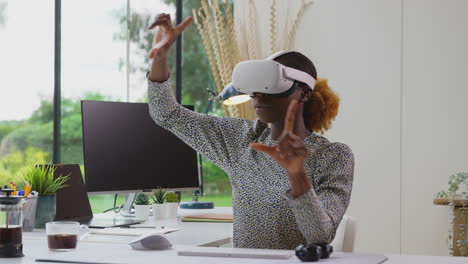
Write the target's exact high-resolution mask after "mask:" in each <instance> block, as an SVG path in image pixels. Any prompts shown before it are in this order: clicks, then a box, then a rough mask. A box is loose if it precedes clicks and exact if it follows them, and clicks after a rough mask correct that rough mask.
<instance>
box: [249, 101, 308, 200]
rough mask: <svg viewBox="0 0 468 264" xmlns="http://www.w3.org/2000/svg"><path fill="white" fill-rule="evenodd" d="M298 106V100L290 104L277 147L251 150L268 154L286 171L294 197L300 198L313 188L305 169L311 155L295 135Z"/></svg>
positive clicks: (262, 145)
mask: <svg viewBox="0 0 468 264" xmlns="http://www.w3.org/2000/svg"><path fill="white" fill-rule="evenodd" d="M297 104H298V101H297V100H292V101H291V103H290V104H289V107H288V112H287V113H286V119H285V121H284V128H283V132H282V134H281V136H280V137H279V138H278V143H277V144H276V145H272V146H268V145H264V144H260V143H252V144H250V148H252V149H253V150H256V151H262V152H265V153H267V154H268V155H270V156H271V157H272V158H273V159H274V160H275V161H276V162H277V163H278V164H279V165H280V166H281V167H283V168H285V169H286V172H287V173H288V177H289V183H290V184H291V192H292V195H293V197H299V196H301V195H302V194H304V193H305V192H307V191H308V190H310V189H311V188H312V184H311V183H310V181H309V180H308V178H307V175H306V171H305V167H304V161H305V159H306V158H307V156H308V155H309V150H308V149H307V146H306V145H305V143H304V140H302V139H301V138H300V137H298V136H297V135H295V134H294V133H293V127H294V122H295V119H296V111H297Z"/></svg>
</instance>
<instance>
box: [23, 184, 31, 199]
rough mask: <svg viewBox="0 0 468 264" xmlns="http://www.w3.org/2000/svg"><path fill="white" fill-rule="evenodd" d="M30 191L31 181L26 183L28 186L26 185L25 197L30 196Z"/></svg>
mask: <svg viewBox="0 0 468 264" xmlns="http://www.w3.org/2000/svg"><path fill="white" fill-rule="evenodd" d="M30 192H31V185H29V183H26V186H25V187H24V198H28V196H29V193H30Z"/></svg>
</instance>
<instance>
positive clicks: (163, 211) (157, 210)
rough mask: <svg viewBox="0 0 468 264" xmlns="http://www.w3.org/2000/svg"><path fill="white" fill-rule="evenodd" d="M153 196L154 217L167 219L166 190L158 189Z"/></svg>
mask: <svg viewBox="0 0 468 264" xmlns="http://www.w3.org/2000/svg"><path fill="white" fill-rule="evenodd" d="M151 198H152V199H153V218H154V219H156V220H157V219H165V218H166V216H167V204H165V203H164V200H165V199H166V192H165V191H163V190H162V189H157V190H156V191H155V192H154V195H153V196H152V197H151Z"/></svg>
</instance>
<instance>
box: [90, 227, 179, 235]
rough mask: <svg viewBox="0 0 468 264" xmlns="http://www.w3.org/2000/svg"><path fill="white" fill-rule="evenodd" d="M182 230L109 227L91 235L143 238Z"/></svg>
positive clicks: (93, 231)
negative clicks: (156, 233)
mask: <svg viewBox="0 0 468 264" xmlns="http://www.w3.org/2000/svg"><path fill="white" fill-rule="evenodd" d="M179 230H180V228H170V227H164V228H141V227H128V228H122V227H109V228H103V229H91V230H90V231H89V233H91V234H96V235H114V236H141V235H146V234H148V233H154V232H161V234H167V233H171V232H175V231H179Z"/></svg>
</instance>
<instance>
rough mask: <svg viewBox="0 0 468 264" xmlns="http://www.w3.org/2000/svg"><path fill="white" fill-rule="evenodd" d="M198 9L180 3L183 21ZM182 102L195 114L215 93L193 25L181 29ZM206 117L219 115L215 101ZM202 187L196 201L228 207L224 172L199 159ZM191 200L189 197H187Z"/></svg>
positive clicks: (194, 3) (195, 3)
mask: <svg viewBox="0 0 468 264" xmlns="http://www.w3.org/2000/svg"><path fill="white" fill-rule="evenodd" d="M198 8H200V1H187V0H186V1H183V12H182V13H183V16H182V17H183V18H182V20H184V19H185V18H186V17H188V16H192V10H193V9H196V10H198ZM182 65H183V67H182V103H183V104H193V105H195V111H197V112H202V113H203V112H205V111H206V106H207V103H208V99H209V93H208V91H207V89H210V90H212V91H213V92H216V87H215V83H214V79H213V76H212V74H211V68H210V65H209V63H208V57H207V55H206V53H205V48H204V46H203V41H202V40H201V38H200V34H199V33H198V30H197V27H196V25H195V23H194V22H192V24H191V25H190V26H188V27H187V28H185V30H184V35H183V46H182ZM209 114H210V115H216V116H222V115H223V110H222V108H221V105H220V103H219V102H214V103H213V104H212V107H211V108H210V109H209ZM202 160H203V180H204V182H203V186H204V192H205V194H206V195H207V196H206V197H201V198H200V200H206V201H212V202H214V203H215V205H216V206H231V205H232V197H231V196H232V190H231V183H230V181H229V178H228V176H227V175H226V173H225V172H224V171H223V170H221V169H220V168H218V167H217V166H216V165H214V164H213V163H212V162H211V161H209V160H207V159H206V158H203V159H202ZM187 199H188V200H190V199H191V194H188V195H187Z"/></svg>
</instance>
